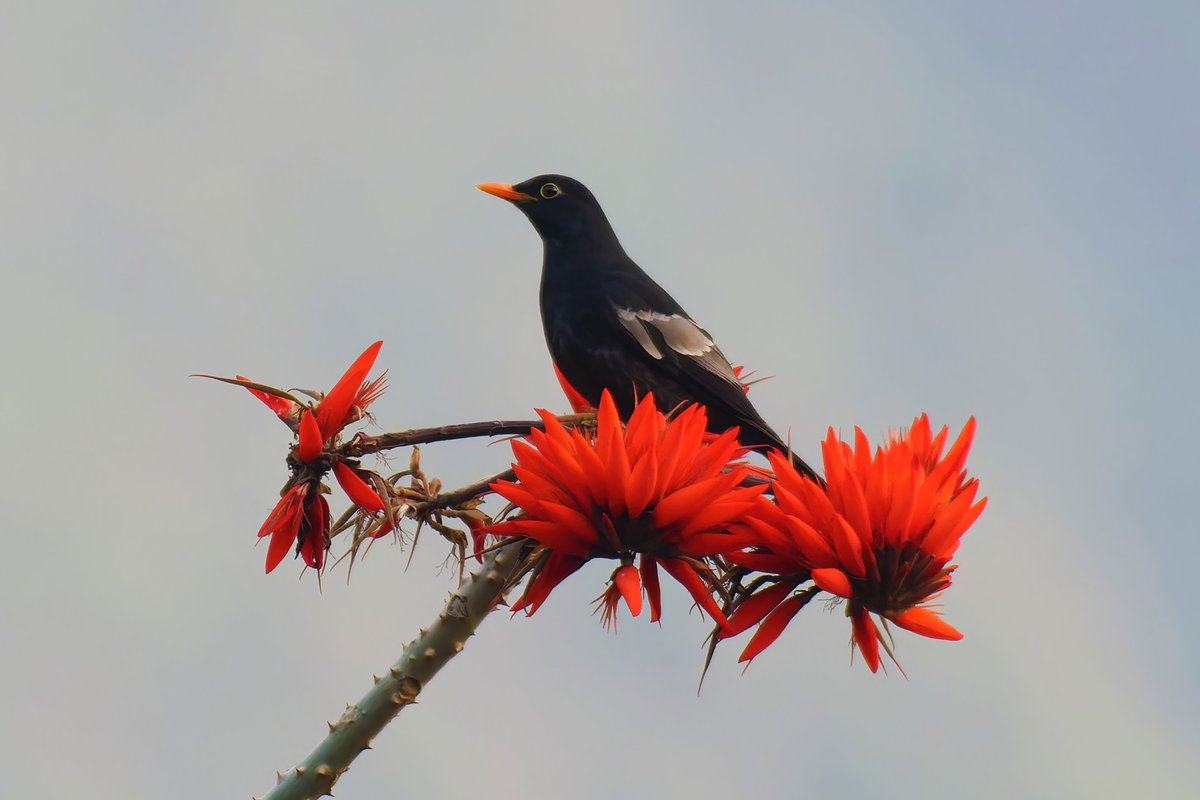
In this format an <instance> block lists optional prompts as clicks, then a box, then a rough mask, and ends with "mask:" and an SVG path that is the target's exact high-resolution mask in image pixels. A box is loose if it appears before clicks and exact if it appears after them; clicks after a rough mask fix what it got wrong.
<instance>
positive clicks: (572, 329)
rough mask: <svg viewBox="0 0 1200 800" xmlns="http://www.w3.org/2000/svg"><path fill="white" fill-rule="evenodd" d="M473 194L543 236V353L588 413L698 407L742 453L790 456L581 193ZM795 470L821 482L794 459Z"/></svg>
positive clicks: (503, 187) (535, 187) (546, 189)
mask: <svg viewBox="0 0 1200 800" xmlns="http://www.w3.org/2000/svg"><path fill="white" fill-rule="evenodd" d="M478 188H479V189H482V190H483V191H485V192H487V193H488V194H492V195H495V196H496V197H501V198H503V199H505V200H508V201H510V202H511V203H512V204H513V205H515V206H516V207H517V208H518V209H520V210H521V212H522V213H524V214H525V216H526V217H528V218H529V221H530V222H532V223H533V227H534V228H535V229H536V230H537V232H538V234H539V235H540V236H541V237H542V243H543V245H544V247H545V250H544V257H543V260H542V288H541V307H542V326H543V328H544V329H545V332H546V345H547V346H548V347H549V348H550V357H551V358H552V359H553V360H554V364H555V366H556V367H557V369H558V370H559V371H560V374H561V375H562V376H563V378H564V379H565V380H566V381H567V383H569V384H570V385H571V387H572V388H574V389H575V390H576V391H577V392H578V393H579V394H581V395H582V396H583V397H584V398H585V399H586V400H587V401H588V402H589V403H590V404H591V405H593V406H595V405H597V404H598V403H599V402H600V394H601V392H602V391H603V390H604V389H608V390H609V392H611V393H612V395H613V399H614V400H615V401H616V404H617V409H618V411H619V412H620V414H621V417H622V418H623V419H628V418H629V415H630V414H632V413H633V409H634V406H635V404H636V401H637V398H639V397H642V396H644V395H645V394H646V393H647V392H651V391H652V392H654V397H655V400H656V402H657V404H658V406H659V408H662V409H664V410H668V409H671V408H673V407H675V406H676V405H678V404H680V403H691V402H698V403H701V404H703V405H704V406H705V407H706V408H707V410H708V425H709V429H710V430H712V431H715V432H722V431H725V430H728V429H729V428H731V427H733V426H734V425H737V426H739V427H740V434H739V441H740V442H741V443H742V444H743V445H746V446H747V447H755V448H764V447H768V448H769V447H774V448H778V449H779V450H780V451H782V452H784V453H786V452H788V448H787V445H786V444H784V442H783V440H782V439H780V438H779V434H777V433H775V431H773V430H771V426H770V425H768V424H767V423H766V421H765V420H763V418H762V417H761V416H759V414H758V412H757V411H755V410H754V406H753V405H751V404H750V401H749V399H747V397H746V393H745V391H744V390H743V388H742V384H741V383H739V382H738V378H737V375H736V374H734V371H733V367H732V366H730V364H729V360H728V359H726V358H725V356H724V354H722V353H721V351H720V350H719V349H718V348H717V346H716V344H714V343H713V339H712V337H711V336H710V335H709V334H708V331H706V330H704V329H703V328H701V327H700V326H699V325H697V324H696V322H695V321H694V320H692V318H691V317H690V316H689V315H688V313H687V312H686V311H684V310H683V308H682V307H681V306H680V305H679V303H677V302H675V300H674V298H672V297H671V295H669V294H667V293H666V291H664V290H663V288H662V287H661V286H659V285H658V284H657V283H655V282H654V280H653V279H652V278H651V277H650V276H649V275H647V274H646V273H645V272H643V271H642V269H641V267H639V266H638V265H637V264H635V263H634V261H633V259H631V258H630V257H629V256H627V255H626V254H625V249H624V248H623V247H621V243H620V242H619V241H618V240H617V234H616V233H615V232H614V231H613V229H612V225H610V224H609V222H608V218H607V217H606V216H604V211H603V209H601V208H600V204H599V203H598V202H596V198H595V197H594V196H593V195H592V193H591V192H590V191H588V189H587V187H586V186H584V185H583V184H582V183H580V182H579V181H577V180H575V179H573V178H568V177H566V176H564V175H539V176H537V177H536V178H530V179H529V180H527V181H525V182H523V183H518V184H516V185H509V184H503V183H481V184H479V186H478ZM792 463H793V464H794V465H795V466H796V468H797V469H799V470H800V471H801V472H803V473H805V474H807V475H809V476H811V477H813V478H814V479H817V480H819V478H817V475H816V473H815V472H813V470H812V468H811V467H809V466H808V465H807V464H805V463H804V462H803V461H802V460H801V459H799V458H797V457H796V456H795V455H793V456H792Z"/></svg>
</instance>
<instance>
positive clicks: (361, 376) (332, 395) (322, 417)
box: [220, 342, 387, 463]
mask: <svg viewBox="0 0 1200 800" xmlns="http://www.w3.org/2000/svg"><path fill="white" fill-rule="evenodd" d="M381 347H383V342H375V344H373V345H371V346H370V347H368V348H367V349H366V350H364V351H363V352H362V355H360V356H359V357H358V358H357V359H355V360H354V363H353V364H351V365H350V368H349V369H347V370H346V372H345V374H343V375H342V377H341V379H340V380H338V382H337V383H336V384H334V386H333V388H332V389H330V390H329V392H328V393H327V394H325V395H324V396H323V397H321V399H320V401H319V402H318V403H317V405H316V408H305V407H302V406H300V405H299V404H298V403H296V402H294V401H292V400H289V399H287V398H285V397H281V396H279V395H274V394H269V393H267V392H264V391H262V390H260V389H256V388H254V387H252V386H246V389H247V391H249V392H250V394H252V395H254V396H255V397H257V398H258V399H259V400H261V401H262V402H263V403H264V404H265V405H266V406H267V407H268V408H269V409H271V410H272V411H274V412H275V415H276V416H277V417H279V418H280V419H281V420H283V421H284V422H285V423H287V424H288V425H289V427H293V429H295V430H297V432H298V435H299V437H300V442H299V446H298V448H297V450H298V452H297V455H298V456H299V457H300V460H301V461H303V462H305V463H307V462H309V461H312V460H314V459H315V458H316V457H317V456H319V455H320V454H321V451H322V450H323V449H324V446H325V445H326V444H327V443H328V442H329V441H330V440H332V439H333V437H334V436H336V435H337V434H338V433H340V432H341V430H342V428H344V427H346V426H347V425H349V424H350V423H352V422H356V421H357V420H360V419H362V418H363V416H365V415H366V412H367V406H369V405H371V403H373V402H375V401H376V400H378V399H379V396H380V395H381V394H383V392H384V390H385V389H386V388H387V378H386V376H384V375H380V376H379V377H378V378H376V379H375V380H373V381H371V382H370V383H367V382H366V378H367V374H368V373H369V372H370V371H371V367H373V366H374V365H375V359H376V357H377V356H378V355H379V348H381ZM237 379H238V381H243V382H248V379H247V378H245V377H243V376H241V375H238V376H237ZM220 380H225V381H228V379H227V378H221V379H220Z"/></svg>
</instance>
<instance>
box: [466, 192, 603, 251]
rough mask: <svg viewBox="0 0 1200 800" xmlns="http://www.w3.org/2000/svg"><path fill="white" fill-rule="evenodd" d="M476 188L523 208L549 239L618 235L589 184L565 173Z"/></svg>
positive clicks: (560, 240)
mask: <svg viewBox="0 0 1200 800" xmlns="http://www.w3.org/2000/svg"><path fill="white" fill-rule="evenodd" d="M476 188H478V189H481V190H482V191H485V192H487V193H488V194H491V195H495V196H496V197H500V198H503V199H505V200H507V201H509V202H510V203H512V204H513V205H515V206H516V207H517V208H519V209H520V210H521V212H522V213H523V214H525V216H527V217H529V221H530V222H532V223H533V227H534V228H536V229H537V232H538V233H539V234H540V235H541V237H542V239H543V240H544V241H546V242H554V241H557V242H563V243H565V242H570V241H572V240H579V239H593V238H597V237H604V238H608V237H612V238H614V239H615V238H616V236H615V234H613V232H612V226H611V225H609V223H608V218H607V217H605V216H604V211H603V209H601V208H600V204H599V203H598V202H596V198H595V197H594V196H593V195H592V193H591V192H590V191H588V188H587V187H586V186H584V185H583V184H582V183H580V182H579V181H577V180H575V179H574V178H568V177H567V176H565V175H538V176H537V177H535V178H530V179H529V180H527V181H522V182H521V183H518V184H514V185H509V184H507V183H481V184H479V185H478V186H477V187H476Z"/></svg>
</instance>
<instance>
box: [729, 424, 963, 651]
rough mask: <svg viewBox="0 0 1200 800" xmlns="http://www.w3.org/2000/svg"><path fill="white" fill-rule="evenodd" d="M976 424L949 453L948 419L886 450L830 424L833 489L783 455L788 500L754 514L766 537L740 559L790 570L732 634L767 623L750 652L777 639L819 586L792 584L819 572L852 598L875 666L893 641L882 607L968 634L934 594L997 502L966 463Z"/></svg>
mask: <svg viewBox="0 0 1200 800" xmlns="http://www.w3.org/2000/svg"><path fill="white" fill-rule="evenodd" d="M974 433H975V420H974V418H971V419H970V420H968V422H967V424H966V426H965V427H964V428H963V430H962V433H961V434H960V435H959V436H958V439H957V440H956V441H955V442H954V444H953V446H952V447H951V448H950V451H949V453H947V454H946V456H945V457H944V458H943V457H942V450H943V449H944V447H945V444H946V441H947V429H946V428H945V427H943V428H942V429H941V431H940V432H939V433H938V435H937V436H936V437H935V436H933V434H932V430H931V428H930V425H929V418H928V417H926V416H924V415H922V416H921V417H919V418H917V419H916V420H914V422H913V426H912V428H911V429H910V430H909V432H908V433H907V435H896V434H893V435H892V436H891V437H890V440H889V442H888V443H887V445H886V446H885V447H882V448H879V449H877V450H875V452H874V454H872V451H871V446H870V443H869V442H868V441H867V438H866V436H865V435H864V434H863V432H862V431H861V430H858V429H855V442H854V447H853V448H852V447H851V446H850V445H849V444H847V443H846V442H843V441H841V440H840V439H839V438H838V437H837V436H836V435H835V434H834V432H833V430H832V429H830V431H829V434H828V437H827V438H826V440H825V442H824V443H823V445H822V453H823V456H824V461H825V472H826V478H827V480H828V485H827V486H826V487H822V486H820V485H819V484H817V483H815V482H813V481H812V480H809V479H808V478H805V477H804V476H802V475H800V474H799V473H797V472H796V471H795V470H794V469H793V468H792V466H791V464H790V463H789V462H788V460H787V459H785V458H783V457H781V456H779V455H777V454H772V455H771V465H772V466H773V467H774V470H775V481H774V483H773V490H774V495H775V501H776V502H775V504H774V505H770V504H764V505H763V506H760V508H759V511H760V514H759V515H757V516H756V518H755V520H754V526H755V528H756V530H757V533H758V534H759V537H760V543H759V544H758V545H757V546H756V547H753V548H750V549H747V550H746V551H744V552H742V553H738V554H733V555H731V556H730V557H729V558H730V560H731V561H734V562H736V563H739V564H742V565H743V566H746V567H748V568H751V569H755V570H761V571H764V572H770V573H775V574H777V575H779V576H781V577H780V579H779V580H778V582H776V583H774V584H772V585H770V586H769V587H768V588H766V589H763V590H761V591H759V592H758V593H756V594H754V595H752V596H751V597H749V598H748V599H746V600H745V601H744V602H743V603H742V604H741V605H740V606H739V608H738V610H737V612H736V613H735V614H734V615H733V617H732V619H731V621H730V623H731V624H730V626H729V628H728V629H727V630H726V631H723V632H722V633H721V634H720V637H721V638H725V637H727V636H732V635H736V634H737V633H740V632H741V631H744V630H746V629H747V628H750V627H752V626H754V625H756V624H758V625H759V628H758V631H757V632H756V633H755V635H754V637H753V638H751V640H750V643H749V644H748V645H747V647H746V649H745V650H744V651H743V653H742V656H741V659H740V660H742V661H748V660H750V659H752V658H754V657H755V656H756V655H758V654H759V653H760V652H762V651H763V650H764V649H765V648H766V647H768V646H769V645H770V644H771V643H772V642H774V641H775V639H776V638H777V637H778V636H779V634H780V633H781V632H782V631H783V629H784V627H786V626H787V623H788V622H789V621H790V620H791V618H792V617H793V616H795V614H796V612H797V611H799V610H800V608H801V607H802V606H803V604H804V603H805V602H807V600H808V598H809V597H810V596H811V595H808V594H800V595H795V594H792V592H793V590H794V589H795V588H796V587H797V586H798V585H799V584H800V583H802V582H803V581H805V580H807V578H808V577H809V576H810V575H811V578H812V580H813V582H814V583H815V584H816V585H817V586H818V587H820V588H821V589H823V590H825V591H827V592H829V593H831V594H834V595H837V596H839V597H842V598H845V599H846V600H847V605H846V614H847V616H849V617H850V619H851V623H852V628H853V640H854V643H855V644H857V646H858V649H859V651H860V652H861V653H862V655H863V659H864V660H865V661H866V662H867V666H868V667H870V669H871V671H872V672H874V671H876V670H877V669H878V668H879V648H880V645H881V644H882V645H883V647H884V649H885V650H887V649H888V644H887V640H885V638H884V636H883V633H882V632H881V631H880V630H879V627H878V626H877V625H876V623H875V621H874V619H873V618H872V617H871V614H875V615H878V616H879V617H881V618H882V619H884V620H885V621H891V622H894V623H895V624H896V625H898V626H900V627H901V628H905V629H907V630H910V631H913V632H915V633H919V634H921V635H922V636H929V637H933V638H937V639H961V638H962V634H960V633H959V632H958V631H957V630H955V629H954V628H952V627H951V626H950V625H949V624H947V623H946V622H945V621H944V620H943V619H942V618H941V616H940V614H938V612H936V611H934V610H933V609H932V608H930V607H929V606H927V605H926V604H927V603H928V601H930V600H932V599H934V598H936V597H937V596H938V595H939V594H940V593H941V592H942V591H943V590H945V589H946V588H947V587H948V586H949V585H950V575H951V573H952V572H953V571H954V569H955V565H953V564H951V563H950V559H951V558H953V556H954V552H955V551H956V550H957V549H958V544H959V541H960V539H961V538H962V535H963V534H964V533H965V532H966V530H967V528H969V527H970V526H971V524H972V523H973V522H974V521H975V520H976V518H978V516H979V515H980V513H981V512H982V511H983V509H984V506H985V505H986V503H987V501H986V498H985V499H981V500H979V501H978V502H976V501H975V497H976V494H977V493H978V488H979V482H978V480H976V479H968V478H967V473H966V469H965V465H966V458H967V452H968V450H969V449H970V447H971V439H972V437H973V436H974ZM762 512H766V513H762ZM760 623H761V624H760ZM888 652H889V655H890V650H889V651H888Z"/></svg>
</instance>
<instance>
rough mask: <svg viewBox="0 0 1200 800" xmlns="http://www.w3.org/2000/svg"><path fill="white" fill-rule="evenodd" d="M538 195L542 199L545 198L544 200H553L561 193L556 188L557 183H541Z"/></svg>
mask: <svg viewBox="0 0 1200 800" xmlns="http://www.w3.org/2000/svg"><path fill="white" fill-rule="evenodd" d="M538 193H539V194H541V196H542V197H543V198H545V199H546V200H553V199H554V198H556V197H558V196H559V195H560V194H561V193H562V192H561V190H560V189H559V188H558V184H557V183H543V184H542V188H541V189H539V190H538Z"/></svg>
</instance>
